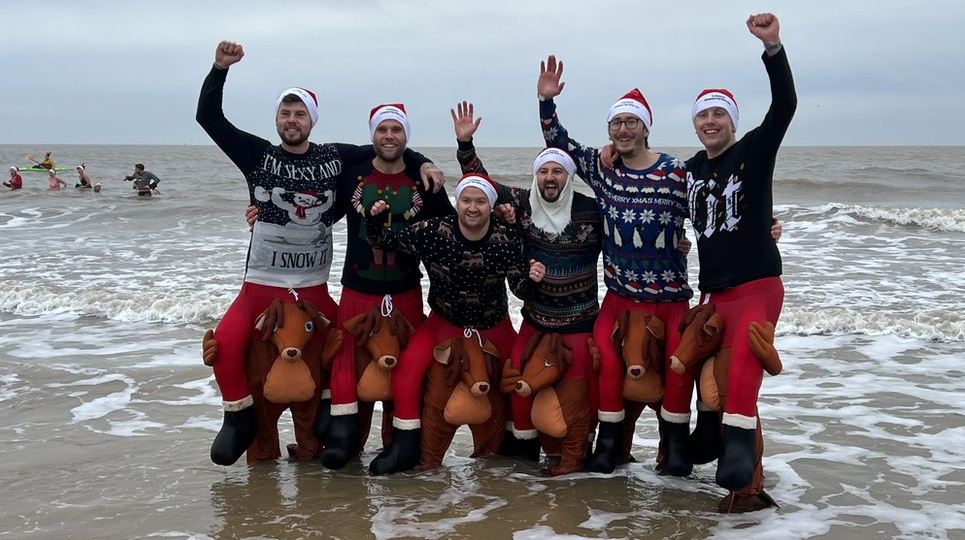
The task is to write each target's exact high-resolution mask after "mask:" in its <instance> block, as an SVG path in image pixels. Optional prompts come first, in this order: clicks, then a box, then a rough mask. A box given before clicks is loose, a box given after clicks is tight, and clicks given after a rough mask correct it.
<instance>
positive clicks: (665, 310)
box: [537, 56, 693, 473]
mask: <svg viewBox="0 0 965 540" xmlns="http://www.w3.org/2000/svg"><path fill="white" fill-rule="evenodd" d="M562 74H563V63H562V62H557V60H556V57H555V56H550V57H549V58H548V59H547V60H546V62H541V66H540V76H539V81H538V85H537V90H538V94H539V100H540V120H541V125H542V130H543V137H544V138H545V139H546V144H547V145H548V146H553V147H556V148H560V149H562V150H565V151H567V152H569V154H570V155H571V156H573V157H574V158H575V161H576V166H577V174H579V176H580V177H581V178H583V180H584V181H585V182H586V183H587V184H588V185H589V186H590V188H592V189H593V192H594V194H595V195H596V201H597V205H598V207H599V211H600V216H601V218H602V219H603V230H604V240H603V279H604V283H605V284H606V287H607V292H606V295H605V296H604V299H603V304H602V305H601V309H600V316H599V317H598V318H597V320H596V323H595V325H594V328H593V336H594V340H595V341H596V344H597V346H598V347H599V349H600V380H599V384H600V407H599V413H598V414H599V432H598V436H597V440H596V445H595V448H594V450H593V454H592V456H591V457H590V459H588V460H587V462H586V468H587V469H588V470H591V471H596V472H605V473H609V472H612V471H613V470H614V469H615V468H616V466H617V465H618V464H621V463H625V462H627V461H628V460H629V444H628V443H629V442H630V441H631V440H632V436H631V434H632V429H633V425H634V424H635V423H636V418H627V416H626V412H625V411H624V408H623V374H624V370H623V362H622V360H621V359H620V358H619V357H618V356H617V352H616V349H615V347H614V345H613V342H612V340H611V337H610V336H611V333H612V331H613V325H614V323H615V321H616V319H617V317H618V316H619V315H620V313H621V312H623V311H624V310H629V311H643V312H645V313H647V314H649V315H651V316H655V317H657V318H658V319H660V320H661V321H662V322H663V323H664V325H665V328H668V329H675V328H677V325H678V324H679V322H680V321H681V320H682V319H683V318H684V317H685V316H686V314H687V310H688V308H689V300H690V298H691V297H692V296H693V291H692V290H691V288H690V285H688V284H687V256H686V253H685V252H684V251H681V249H680V248H679V247H678V242H680V241H681V240H682V239H683V240H684V245H685V246H688V247H689V242H687V241H686V240H685V237H684V219H685V218H686V217H687V215H688V214H687V212H688V206H687V183H686V178H685V176H684V164H683V162H682V161H680V160H678V159H677V158H675V157H673V156H670V155H667V154H664V153H656V152H652V151H651V150H650V145H649V137H650V128H651V126H652V125H653V114H652V112H651V110H650V106H649V104H647V100H646V99H645V98H644V97H643V94H641V93H640V91H639V90H637V89H633V90H632V91H630V92H628V93H627V94H626V95H624V96H623V97H622V98H620V99H619V100H617V102H616V103H614V104H613V106H612V107H610V111H609V114H608V115H607V132H608V134H609V139H610V141H611V142H612V144H613V147H614V150H615V151H616V153H617V155H618V158H617V160H616V163H615V166H614V167H613V168H609V169H608V168H605V167H604V166H603V164H602V163H601V160H600V157H601V152H600V150H599V149H596V148H591V147H588V146H584V145H582V144H580V143H579V142H577V141H575V140H574V139H572V138H570V136H569V134H568V132H567V131H566V129H565V128H563V126H562V125H561V124H560V121H559V118H558V117H557V115H556V104H555V103H554V102H553V98H554V97H556V96H558V95H559V94H560V93H561V92H562V90H563V86H564V84H565V83H563V82H561V80H560V79H561V77H562ZM679 341H680V335H679V334H678V333H677V332H666V350H667V351H673V350H674V349H676V347H677V344H678V343H679ZM665 361H666V358H661V359H659V360H657V363H658V365H660V366H663V365H665ZM658 418H659V417H658ZM625 426H626V427H625ZM625 429H626V432H625ZM661 431H662V430H661ZM661 458H662V456H661V455H660V454H658V465H657V467H658V469H659V468H661V467H662V463H661Z"/></svg>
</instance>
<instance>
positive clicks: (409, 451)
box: [369, 428, 422, 475]
mask: <svg viewBox="0 0 965 540" xmlns="http://www.w3.org/2000/svg"><path fill="white" fill-rule="evenodd" d="M421 432H422V430H421V429H399V428H393V429H392V444H390V445H389V447H388V448H386V449H384V450H382V452H381V453H380V454H379V455H378V456H376V457H375V459H373V460H372V463H369V472H371V473H372V474H375V475H382V474H392V473H397V472H404V471H408V470H411V469H412V468H413V467H415V466H416V465H418V464H419V459H420V458H421V457H422V455H421V450H420V447H419V437H420V435H421Z"/></svg>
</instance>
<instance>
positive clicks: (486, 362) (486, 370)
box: [432, 330, 499, 396]
mask: <svg viewBox="0 0 965 540" xmlns="http://www.w3.org/2000/svg"><path fill="white" fill-rule="evenodd" d="M432 355H433V357H434V358H435V360H436V362H439V363H440V364H443V365H445V366H446V367H447V369H446V385H448V386H449V387H450V388H452V387H455V386H456V384H458V383H459V382H460V381H462V382H463V383H465V385H466V386H467V387H468V388H469V390H470V391H471V392H472V394H473V395H474V396H483V395H485V394H487V393H488V392H489V390H490V389H491V388H492V387H493V382H494V381H495V380H496V377H497V373H498V370H499V351H497V350H496V347H495V346H494V345H493V344H492V342H491V341H489V340H488V339H487V340H483V339H482V336H480V335H479V333H478V332H476V331H470V330H467V331H466V335H464V336H463V337H456V338H452V339H447V340H445V341H443V342H442V343H440V344H439V345H437V346H436V347H435V349H433V351H432Z"/></svg>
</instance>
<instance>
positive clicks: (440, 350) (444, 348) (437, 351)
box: [432, 339, 452, 366]
mask: <svg viewBox="0 0 965 540" xmlns="http://www.w3.org/2000/svg"><path fill="white" fill-rule="evenodd" d="M451 356H452V340H451V339H447V340H446V341H443V342H442V343H440V344H438V345H436V346H435V348H433V349H432V357H433V358H435V359H436V362H439V363H440V364H442V365H444V366H446V365H449V358H450V357H451Z"/></svg>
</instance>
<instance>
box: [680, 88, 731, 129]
mask: <svg viewBox="0 0 965 540" xmlns="http://www.w3.org/2000/svg"><path fill="white" fill-rule="evenodd" d="M711 107H720V108H722V109H724V110H725V111H727V114H729V115H730V121H731V122H733V124H734V130H735V131H736V130H737V121H738V120H739V117H740V115H739V113H738V110H737V100H736V99H734V94H731V93H730V92H728V91H727V90H724V89H722V88H708V89H707V90H704V91H703V92H701V93H700V94H699V95H698V96H697V100H696V101H694V108H693V111H691V113H690V119H691V120H693V119H694V118H697V115H698V114H700V113H701V111H705V110H707V109H709V108H711Z"/></svg>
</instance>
